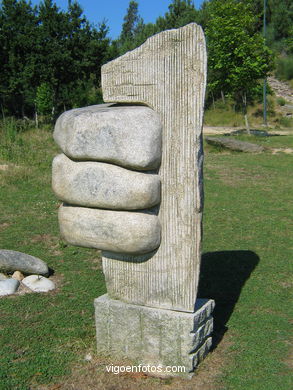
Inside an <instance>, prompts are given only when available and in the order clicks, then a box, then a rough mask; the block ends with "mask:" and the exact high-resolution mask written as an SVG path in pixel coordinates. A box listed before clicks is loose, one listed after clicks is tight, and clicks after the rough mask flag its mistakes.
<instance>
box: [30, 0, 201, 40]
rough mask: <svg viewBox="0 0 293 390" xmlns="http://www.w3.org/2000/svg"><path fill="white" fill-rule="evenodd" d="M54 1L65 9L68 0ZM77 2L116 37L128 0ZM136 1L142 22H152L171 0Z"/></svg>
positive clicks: (36, 0)
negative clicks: (105, 25)
mask: <svg viewBox="0 0 293 390" xmlns="http://www.w3.org/2000/svg"><path fill="white" fill-rule="evenodd" d="M73 1H74V0H72V2H73ZM202 2H203V0H194V5H195V7H196V8H198V7H199V6H200V5H201V3H202ZM39 3H41V0H32V4H34V5H35V4H39ZM55 3H56V4H57V5H58V7H60V8H61V9H64V10H66V9H67V5H68V0H55ZM78 3H79V5H80V6H81V7H82V8H83V11H84V14H85V16H86V17H87V19H88V20H89V21H90V22H91V23H95V24H98V23H101V22H102V21H103V19H106V24H107V26H108V27H109V29H110V30H109V36H110V37H111V38H113V39H116V38H118V36H119V34H120V33H121V26H122V23H123V17H124V15H125V14H126V10H127V7H128V4H129V0H79V1H78ZM138 3H139V14H140V16H141V17H142V18H143V20H144V22H145V23H149V22H152V23H154V22H155V21H156V19H157V17H158V16H164V14H165V13H166V12H167V11H168V5H169V4H170V3H171V0H138Z"/></svg>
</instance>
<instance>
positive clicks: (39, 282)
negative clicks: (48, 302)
mask: <svg viewBox="0 0 293 390" xmlns="http://www.w3.org/2000/svg"><path fill="white" fill-rule="evenodd" d="M22 283H23V284H24V285H25V286H26V287H28V288H30V289H31V290H32V291H35V292H47V291H50V290H54V288H55V284H54V283H53V282H52V281H51V280H49V279H48V278H45V277H44V276H41V275H30V276H27V277H26V278H24V279H23V280H22Z"/></svg>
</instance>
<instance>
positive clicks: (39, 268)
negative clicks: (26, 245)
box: [0, 249, 49, 275]
mask: <svg viewBox="0 0 293 390" xmlns="http://www.w3.org/2000/svg"><path fill="white" fill-rule="evenodd" d="M0 271H3V272H14V271H20V272H23V273H25V274H39V275H45V274H47V273H48V272H49V270H48V266H47V264H46V263H45V262H44V261H43V260H41V259H38V258H37V257H34V256H31V255H27V254H26V253H22V252H17V251H12V250H8V249H0Z"/></svg>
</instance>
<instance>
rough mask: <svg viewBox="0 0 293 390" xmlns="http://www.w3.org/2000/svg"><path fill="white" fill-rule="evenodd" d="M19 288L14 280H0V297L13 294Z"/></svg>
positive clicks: (17, 282)
mask: <svg viewBox="0 0 293 390" xmlns="http://www.w3.org/2000/svg"><path fill="white" fill-rule="evenodd" d="M18 287H19V281H18V280H15V279H6V280H0V296H4V295H10V294H14V293H15V292H16V291H17V289H18Z"/></svg>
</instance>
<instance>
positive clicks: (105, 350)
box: [94, 294, 215, 378]
mask: <svg viewBox="0 0 293 390" xmlns="http://www.w3.org/2000/svg"><path fill="white" fill-rule="evenodd" d="M94 305H95V319H96V329H97V350H98V353H101V354H104V355H110V356H112V357H113V359H115V358H117V360H118V359H123V358H128V359H131V360H133V364H135V365H136V367H138V365H142V366H145V367H146V366H149V367H150V368H149V369H148V371H143V372H145V373H149V374H151V375H157V376H162V377H166V376H183V377H186V378H191V377H192V375H193V374H192V373H193V371H194V369H195V367H196V366H197V365H198V363H199V362H200V361H201V360H202V359H203V358H204V357H205V356H206V355H207V353H208V351H209V349H210V348H211V344H212V338H211V337H210V336H211V333H212V331H213V318H212V316H211V314H212V311H213V309H214V306H215V303H214V301H213V300H211V299H210V300H208V299H198V300H197V301H196V307H195V312H194V313H186V312H179V311H173V310H164V309H157V308H150V307H146V306H139V305H132V304H128V303H124V302H121V301H118V300H113V299H111V298H109V297H108V295H107V294H106V295H103V296H101V297H99V298H96V299H95V302H94Z"/></svg>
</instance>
